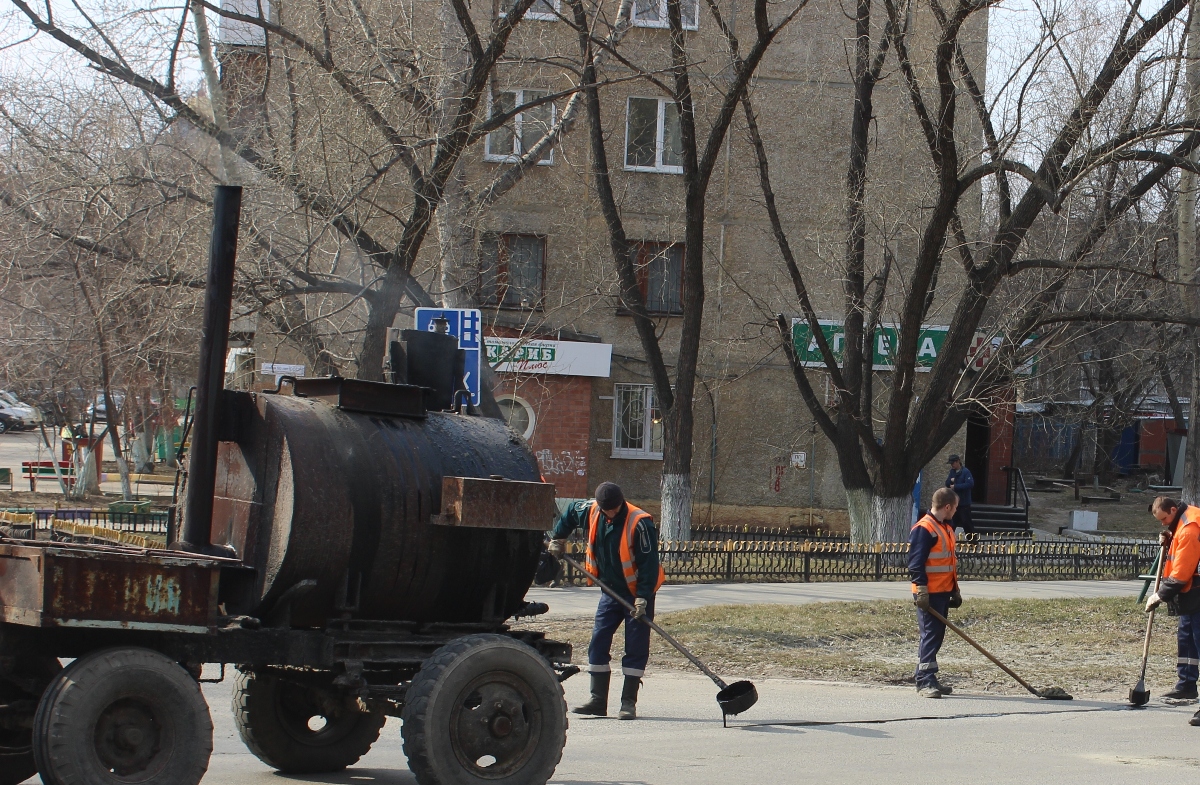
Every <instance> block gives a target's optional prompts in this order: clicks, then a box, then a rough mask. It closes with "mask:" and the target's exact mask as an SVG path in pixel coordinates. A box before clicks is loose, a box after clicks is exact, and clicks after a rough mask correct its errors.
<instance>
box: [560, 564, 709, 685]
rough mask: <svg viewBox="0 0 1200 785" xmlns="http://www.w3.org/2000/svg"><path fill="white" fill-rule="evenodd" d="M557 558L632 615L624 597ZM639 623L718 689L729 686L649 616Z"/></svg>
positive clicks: (584, 571) (594, 577) (581, 569)
mask: <svg viewBox="0 0 1200 785" xmlns="http://www.w3.org/2000/svg"><path fill="white" fill-rule="evenodd" d="M559 558H561V559H562V560H563V561H565V562H566V563H567V564H569V565H571V566H572V567H574V568H575V569H577V570H579V571H580V572H582V573H583V574H584V575H587V576H588V580H590V581H592V582H593V583H595V584H596V585H597V586H599V587H600V588H601V590H603V592H604V593H605V594H607V595H608V596H609V597H612V598H613V599H614V600H616V601H617V602H619V603H621V604H622V605H624V606H625V610H627V611H629V612H630V613H633V606H632V605H630V604H629V602H628V601H627V600H626V599H625V598H624V597H622V596H621V595H619V594H617V593H616V592H615V591H613V590H612V589H610V588H609V587H608V584H606V583H605V582H604V581H602V580H600V579H599V578H597V577H596V576H594V575H591V574H589V573H588V571H587V570H585V569H583V566H582V565H581V564H580V563H579V562H577V561H575V560H574V559H572V558H571V557H570V556H567V555H566V554H563V555H562V556H560V557H559ZM639 621H644V622H646V624H649V625H650V629H652V630H654V631H655V632H657V633H658V634H659V635H661V636H663V638H664V639H665V640H666V641H667V643H669V644H671V645H672V646H674V647H675V648H676V649H677V650H678V651H679V653H680V654H682V655H683V656H684V657H687V658H688V660H690V661H691V663H692V664H693V665H695V666H696V667H697V668H699V669H700V670H701V672H703V673H704V675H705V676H707V677H708V678H710V679H712V680H713V682H715V683H716V685H717V686H718V687H720V688H721V689H725V688H726V687H728V686H729V685H728V684H726V683H725V681H724V679H722V678H721V677H720V676H718V675H717V674H715V673H713V672H712V671H711V670H709V667H708V666H707V665H705V664H704V663H703V662H701V661H700V658H699V657H697V656H696V655H695V654H692V653H691V652H690V651H688V648H687V647H686V646H684V645H683V644H682V643H680V642H679V641H677V640H675V639H674V638H673V637H671V633H669V632H667V631H666V630H664V629H663V628H662V627H659V626H658V625H657V624H655V622H654V619H651V618H650V617H649V616H643V617H642V618H641V619H640V620H639Z"/></svg>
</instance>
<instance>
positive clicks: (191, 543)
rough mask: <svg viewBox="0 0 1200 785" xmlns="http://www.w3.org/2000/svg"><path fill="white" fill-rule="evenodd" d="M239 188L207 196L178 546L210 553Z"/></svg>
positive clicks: (226, 188) (223, 188)
mask: <svg viewBox="0 0 1200 785" xmlns="http://www.w3.org/2000/svg"><path fill="white" fill-rule="evenodd" d="M241 209H242V188H241V186H238V185H218V186H217V192H216V195H215V197H214V198H213V230H212V242H211V244H210V245H209V249H208V281H207V283H206V284H205V287H204V327H203V330H202V332H201V334H200V369H199V371H198V372H197V374H196V410H195V411H196V414H195V417H194V419H193V425H192V440H191V448H190V451H189V462H188V486H187V499H186V502H185V504H184V518H183V535H182V538H181V540H180V542H179V543H178V544H177V547H178V548H179V549H180V550H185V551H196V552H202V553H204V552H210V553H211V552H216V551H219V552H220V553H221V554H222V555H227V553H226V552H225V549H224V548H220V549H214V548H213V547H212V545H211V544H210V543H209V538H210V537H211V536H212V513H213V493H214V492H215V491H216V484H217V418H216V407H217V403H218V401H219V399H220V396H221V390H222V389H224V387H225V355H226V353H227V351H228V348H229V317H230V312H231V311H232V309H233V267H234V259H235V258H236V256H237V237H238V219H239V217H240V215H241Z"/></svg>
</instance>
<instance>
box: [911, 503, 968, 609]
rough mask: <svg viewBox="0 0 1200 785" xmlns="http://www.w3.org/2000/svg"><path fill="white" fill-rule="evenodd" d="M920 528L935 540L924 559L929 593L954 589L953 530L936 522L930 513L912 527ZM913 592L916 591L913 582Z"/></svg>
mask: <svg viewBox="0 0 1200 785" xmlns="http://www.w3.org/2000/svg"><path fill="white" fill-rule="evenodd" d="M918 527H919V528H922V529H924V530H925V531H927V532H929V533H930V534H932V535H933V536H934V538H935V539H936V540H937V541H936V542H935V543H934V545H933V548H931V549H930V551H929V556H928V557H926V559H925V576H926V577H927V578H928V580H929V584H928V587H929V591H930V593H937V592H949V591H954V585H955V583H957V580H956V578H957V571H958V555H957V554H955V552H954V532H953V531H952V530H949V529H947V528H946V527H945V526H943V525H942V524H940V523H938V522H937V519H936V518H934V517H933V516H932V515H926V516H924V517H922V518H921V520H919V521H917V522H916V524H915V525H914V526H913V528H914V529H916V528H918ZM912 590H913V592H914V593H915V592H916V591H917V586H916V584H913V587H912Z"/></svg>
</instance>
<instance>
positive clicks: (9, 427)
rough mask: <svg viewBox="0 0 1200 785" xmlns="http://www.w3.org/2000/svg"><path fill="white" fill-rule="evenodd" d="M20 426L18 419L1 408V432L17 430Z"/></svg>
mask: <svg viewBox="0 0 1200 785" xmlns="http://www.w3.org/2000/svg"><path fill="white" fill-rule="evenodd" d="M18 427H19V426H18V424H17V421H16V419H15V418H14V417H13V416H12V415H11V414H9V413H8V412H7V411H5V410H2V409H0V433H4V432H5V431H13V430H16V429H17V428H18Z"/></svg>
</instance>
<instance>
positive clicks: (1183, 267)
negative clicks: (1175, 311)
mask: <svg viewBox="0 0 1200 785" xmlns="http://www.w3.org/2000/svg"><path fill="white" fill-rule="evenodd" d="M1186 75H1187V82H1186V83H1187V93H1186V96H1187V98H1186V109H1185V111H1184V116H1185V117H1195V116H1196V114H1197V112H1200V2H1197V0H1192V3H1191V9H1190V15H1189V19H1188V34H1187V68H1186ZM1188 158H1190V159H1192V160H1193V161H1195V160H1196V159H1197V154H1196V152H1194V151H1193V152H1191V153H1189V154H1188ZM1197 195H1198V194H1197V192H1196V175H1195V174H1194V173H1193V172H1191V171H1189V170H1187V169H1181V170H1180V171H1179V279H1180V280H1181V281H1190V282H1192V283H1196V282H1200V260H1198V259H1197V258H1196V201H1197ZM1183 301H1184V304H1185V305H1186V306H1187V307H1188V308H1189V309H1190V310H1191V311H1192V312H1193V313H1196V312H1200V294H1198V293H1197V292H1196V287H1195V286H1188V287H1185V291H1184V295H1183ZM1188 332H1189V333H1190V336H1191V341H1189V343H1190V344H1191V346H1192V389H1191V390H1190V391H1189V397H1190V398H1191V401H1190V402H1189V403H1188V435H1187V444H1186V446H1185V458H1184V474H1183V493H1182V496H1183V501H1184V502H1186V503H1187V504H1194V503H1196V502H1197V501H1200V429H1197V428H1196V423H1197V422H1198V421H1200V420H1198V418H1200V400H1197V399H1198V398H1200V386H1197V381H1198V380H1200V347H1198V346H1197V343H1196V342H1197V340H1198V339H1200V331H1197V330H1196V329H1195V328H1191V329H1189V330H1188Z"/></svg>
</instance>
